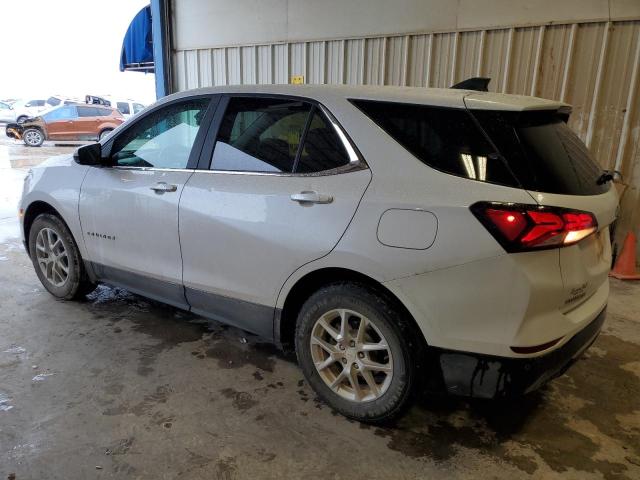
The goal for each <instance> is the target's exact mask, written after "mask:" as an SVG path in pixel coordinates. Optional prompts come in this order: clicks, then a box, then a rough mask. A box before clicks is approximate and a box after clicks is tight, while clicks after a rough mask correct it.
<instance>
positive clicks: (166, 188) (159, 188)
mask: <svg viewBox="0 0 640 480" xmlns="http://www.w3.org/2000/svg"><path fill="white" fill-rule="evenodd" d="M149 188H150V189H151V190H153V191H154V192H156V193H165V192H175V191H176V190H178V186H177V185H171V184H169V183H165V182H158V183H156V184H155V185H154V186H153V187H149Z"/></svg>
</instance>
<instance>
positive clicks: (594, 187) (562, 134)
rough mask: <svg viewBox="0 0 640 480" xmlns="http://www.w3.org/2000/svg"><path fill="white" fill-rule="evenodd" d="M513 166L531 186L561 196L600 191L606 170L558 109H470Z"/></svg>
mask: <svg viewBox="0 0 640 480" xmlns="http://www.w3.org/2000/svg"><path fill="white" fill-rule="evenodd" d="M471 113H472V115H473V116H474V117H475V118H476V119H477V120H478V122H479V123H480V125H481V126H482V128H483V129H484V131H485V132H486V133H487V135H488V136H489V138H490V139H491V142H492V143H493V144H494V145H495V147H496V149H497V150H498V151H499V152H500V154H501V156H502V157H503V158H504V159H505V161H506V163H507V164H508V166H509V168H510V170H511V171H512V172H513V173H514V175H515V176H516V178H517V179H518V180H519V181H520V184H521V185H522V187H523V188H525V189H527V190H532V191H537V192H546V193H556V194H562V195H598V194H601V193H605V192H607V191H608V190H609V188H611V185H610V184H609V183H608V182H607V183H603V184H599V183H598V178H599V177H600V175H601V174H602V169H601V168H600V167H599V166H598V164H597V163H596V162H595V161H594V160H593V159H592V157H591V155H590V153H589V151H588V150H587V147H586V146H585V145H584V143H583V142H582V140H580V138H578V136H577V135H576V134H575V133H573V131H571V129H570V128H569V127H568V125H567V124H566V123H565V121H564V119H565V118H566V117H565V118H563V117H562V115H561V114H559V113H558V112H557V111H555V110H542V111H529V112H527V111H525V112H505V111H490V110H472V111H471Z"/></svg>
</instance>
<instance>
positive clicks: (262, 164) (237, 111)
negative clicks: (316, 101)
mask: <svg viewBox="0 0 640 480" xmlns="http://www.w3.org/2000/svg"><path fill="white" fill-rule="evenodd" d="M310 109H311V106H310V105H309V104H307V103H304V102H299V101H292V100H279V99H273V98H250V97H238V98H232V99H231V101H230V102H229V105H228V107H227V110H226V112H225V115H224V118H223V120H222V124H221V126H220V131H219V133H218V141H217V142H216V147H215V150H214V153H213V161H212V162H211V168H212V169H214V170H241V171H251V172H287V173H290V172H292V171H293V164H294V161H295V158H296V154H297V152H298V146H299V144H300V138H301V136H302V133H303V131H304V127H305V125H306V122H307V118H308V114H309V111H310Z"/></svg>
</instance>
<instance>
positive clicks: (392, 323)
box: [295, 282, 421, 424]
mask: <svg viewBox="0 0 640 480" xmlns="http://www.w3.org/2000/svg"><path fill="white" fill-rule="evenodd" d="M334 309H348V310H353V311H355V312H358V313H360V314H362V315H364V316H365V317H367V319H368V320H369V321H370V322H371V323H373V324H374V325H375V327H376V328H377V329H378V330H379V331H380V333H381V334H382V336H384V338H385V339H386V341H387V344H388V346H389V348H390V351H391V357H392V358H393V361H392V362H390V363H392V364H393V375H392V377H391V381H390V383H389V385H388V387H387V389H386V391H384V393H382V394H381V395H380V396H379V397H378V398H375V399H371V400H368V401H354V400H350V399H347V398H343V397H342V396H340V395H339V394H338V393H336V392H334V391H333V390H332V389H331V388H330V386H329V385H328V384H327V383H325V380H323V379H322V378H321V376H320V374H319V373H318V370H317V369H316V367H315V365H314V362H313V358H312V353H311V345H310V341H311V335H312V331H313V329H314V325H315V324H316V321H317V320H318V319H319V318H320V317H321V316H322V315H324V314H325V313H327V312H330V311H332V310H334ZM411 331H412V329H411V328H410V326H409V322H407V321H406V319H405V318H403V316H402V315H401V314H400V313H399V312H398V311H397V309H394V308H393V305H392V303H391V302H390V301H388V300H387V299H385V298H383V297H382V296H380V295H377V294H376V293H375V292H373V291H372V290H371V289H370V288H368V287H367V286H365V285H362V284H358V283H352V282H344V283H335V284H331V285H328V286H326V287H323V288H322V289H320V290H318V291H317V292H315V293H314V294H313V295H311V297H309V299H308V300H307V301H306V302H305V303H304V305H303V306H302V308H301V310H300V313H299V315H298V320H297V325H296V335H295V346H296V355H297V357H298V363H299V364H300V367H301V368H302V372H303V373H304V376H305V378H306V379H307V382H308V383H309V385H311V387H312V388H313V389H314V390H315V391H316V393H317V394H318V396H319V397H320V398H321V399H322V400H323V401H324V402H325V403H327V404H328V405H329V406H331V407H332V408H333V409H335V410H336V411H338V412H340V413H341V414H343V415H345V416H346V417H349V418H352V419H354V420H358V421H361V422H366V423H377V424H379V423H387V422H389V421H391V420H392V419H394V418H396V417H398V416H399V415H400V414H401V413H402V412H403V411H404V410H405V408H406V407H407V406H408V405H409V404H410V400H411V398H412V394H413V393H414V392H413V390H414V384H415V383H416V377H417V364H418V363H419V362H418V361H417V360H418V355H419V352H420V348H421V347H419V346H417V345H416V344H415V342H416V340H415V339H416V338H417V337H416V336H415V335H412V333H411ZM354 365H355V363H354ZM332 368H339V362H338V366H337V367H332Z"/></svg>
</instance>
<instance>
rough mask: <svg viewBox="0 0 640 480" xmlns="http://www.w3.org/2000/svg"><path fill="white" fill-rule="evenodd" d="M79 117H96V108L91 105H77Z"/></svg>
mask: <svg viewBox="0 0 640 480" xmlns="http://www.w3.org/2000/svg"><path fill="white" fill-rule="evenodd" d="M77 108H78V116H79V117H97V116H98V111H97V110H98V109H97V108H93V107H77Z"/></svg>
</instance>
